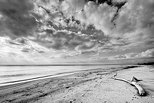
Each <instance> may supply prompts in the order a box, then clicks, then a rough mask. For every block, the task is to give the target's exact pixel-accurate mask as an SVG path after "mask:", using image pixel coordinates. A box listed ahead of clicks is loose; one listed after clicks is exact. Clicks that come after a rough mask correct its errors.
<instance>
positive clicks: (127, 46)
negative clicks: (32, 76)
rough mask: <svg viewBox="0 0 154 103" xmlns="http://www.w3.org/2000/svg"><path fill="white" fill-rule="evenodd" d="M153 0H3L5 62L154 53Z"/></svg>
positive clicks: (0, 27) (1, 55) (1, 60)
mask: <svg viewBox="0 0 154 103" xmlns="http://www.w3.org/2000/svg"><path fill="white" fill-rule="evenodd" d="M153 33H154V1H153V0H0V46H1V49H0V64H20V63H21V64H26V63H32V64H33V63H35V64H38V63H47V64H48V63H49V64H50V63H53V62H55V61H57V62H60V61H64V62H65V61H67V60H68V61H72V62H83V61H84V62H86V61H96V60H97V61H99V60H107V61H110V60H127V59H141V58H153V57H154V46H153V45H154V34H153Z"/></svg>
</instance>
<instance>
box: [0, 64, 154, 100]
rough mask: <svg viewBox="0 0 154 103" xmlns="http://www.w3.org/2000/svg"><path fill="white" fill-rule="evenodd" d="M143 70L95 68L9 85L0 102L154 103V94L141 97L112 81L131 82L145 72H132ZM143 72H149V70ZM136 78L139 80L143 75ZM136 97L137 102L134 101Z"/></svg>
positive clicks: (127, 87)
mask: <svg viewBox="0 0 154 103" xmlns="http://www.w3.org/2000/svg"><path fill="white" fill-rule="evenodd" d="M145 68H148V67H146V66H139V67H134V68H131V67H129V68H128V66H127V67H121V68H120V67H119V68H117V67H116V68H111V69H106V70H104V69H102V68H98V69H93V70H83V71H78V72H76V73H72V74H68V75H63V76H59V77H49V78H46V79H41V80H35V81H29V82H25V83H20V84H13V85H8V86H4V87H0V103H1V102H4V103H5V102H6V103H8V102H9V103H11V102H13V103H14V102H16V103H24V102H26V103H27V102H28V103H35V102H36V103H38V102H43V103H44V102H45V103H51V102H52V103H68V102H69V103H80V102H82V103H87V102H88V103H94V101H93V100H95V101H96V102H95V103H99V102H102V101H104V102H105V101H106V102H109V101H110V102H111V101H113V100H114V99H113V100H112V99H111V98H112V97H114V98H116V101H117V102H113V103H124V102H126V101H133V103H138V102H141V103H142V101H143V103H144V102H145V101H148V102H149V103H153V102H154V97H153V96H154V95H153V93H150V91H148V92H149V93H150V95H148V96H146V97H141V98H140V97H139V96H137V94H136V90H134V87H131V86H130V85H128V84H126V83H124V82H120V81H115V80H113V79H111V77H112V76H113V75H114V74H115V72H117V73H118V77H120V78H125V79H127V80H129V79H130V77H131V75H134V76H137V77H139V76H140V75H143V74H144V73H142V72H139V73H138V74H137V73H135V74H136V75H135V74H134V73H133V72H134V71H135V70H137V71H140V69H141V70H142V69H143V70H146V69H145ZM129 72H130V73H131V75H128V74H130V73H129ZM143 72H145V71H143ZM146 73H147V74H148V73H149V72H148V70H147V71H146ZM143 77H144V76H143ZM139 78H140V79H142V76H140V77H139ZM152 78H153V77H152ZM143 79H144V78H143ZM143 84H144V82H143ZM88 88H89V89H88ZM119 88H120V89H119ZM148 88H149V87H148ZM146 89H147V88H146ZM100 91H102V92H100ZM89 93H90V95H89ZM125 93H126V94H125ZM98 94H100V95H101V97H100V98H97V97H95V95H98ZM124 94H125V95H124ZM85 95H86V96H85ZM98 96H99V95H98ZM120 96H125V97H127V98H126V99H123V98H121V97H120ZM135 97H136V98H138V99H135ZM72 98H75V101H72ZM132 98H133V100H132ZM100 99H101V101H100ZM102 99H104V100H102ZM73 100H74V99H73ZM71 101H72V102H71ZM111 103H112V102H111ZM145 103H146V102H145Z"/></svg>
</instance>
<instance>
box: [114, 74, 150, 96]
mask: <svg viewBox="0 0 154 103" xmlns="http://www.w3.org/2000/svg"><path fill="white" fill-rule="evenodd" d="M116 76H117V73H116V74H115V75H114V77H112V79H114V80H119V81H123V82H126V83H128V84H130V85H132V86H134V87H135V88H136V90H137V93H138V95H139V96H146V95H147V93H146V91H145V89H144V88H143V87H142V86H141V85H140V84H139V83H138V82H139V81H141V80H138V79H137V78H135V77H133V78H132V80H131V81H129V80H125V79H121V78H115V77H116Z"/></svg>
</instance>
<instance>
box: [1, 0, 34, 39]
mask: <svg viewBox="0 0 154 103" xmlns="http://www.w3.org/2000/svg"><path fill="white" fill-rule="evenodd" d="M33 7H34V6H33V4H32V3H31V1H30V0H0V15H2V17H1V18H0V24H1V25H0V30H1V31H3V32H4V33H7V34H10V36H12V37H13V36H26V35H30V34H32V31H33V29H34V28H35V26H36V22H35V19H34V18H33V17H32V16H30V14H29V12H30V11H31V10H33ZM0 35H3V34H2V33H1V34H0Z"/></svg>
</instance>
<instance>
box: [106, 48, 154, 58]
mask: <svg viewBox="0 0 154 103" xmlns="http://www.w3.org/2000/svg"><path fill="white" fill-rule="evenodd" d="M150 57H154V49H148V50H146V51H143V52H139V53H127V54H122V55H116V56H112V57H109V58H108V59H110V60H116V59H135V58H150Z"/></svg>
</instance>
